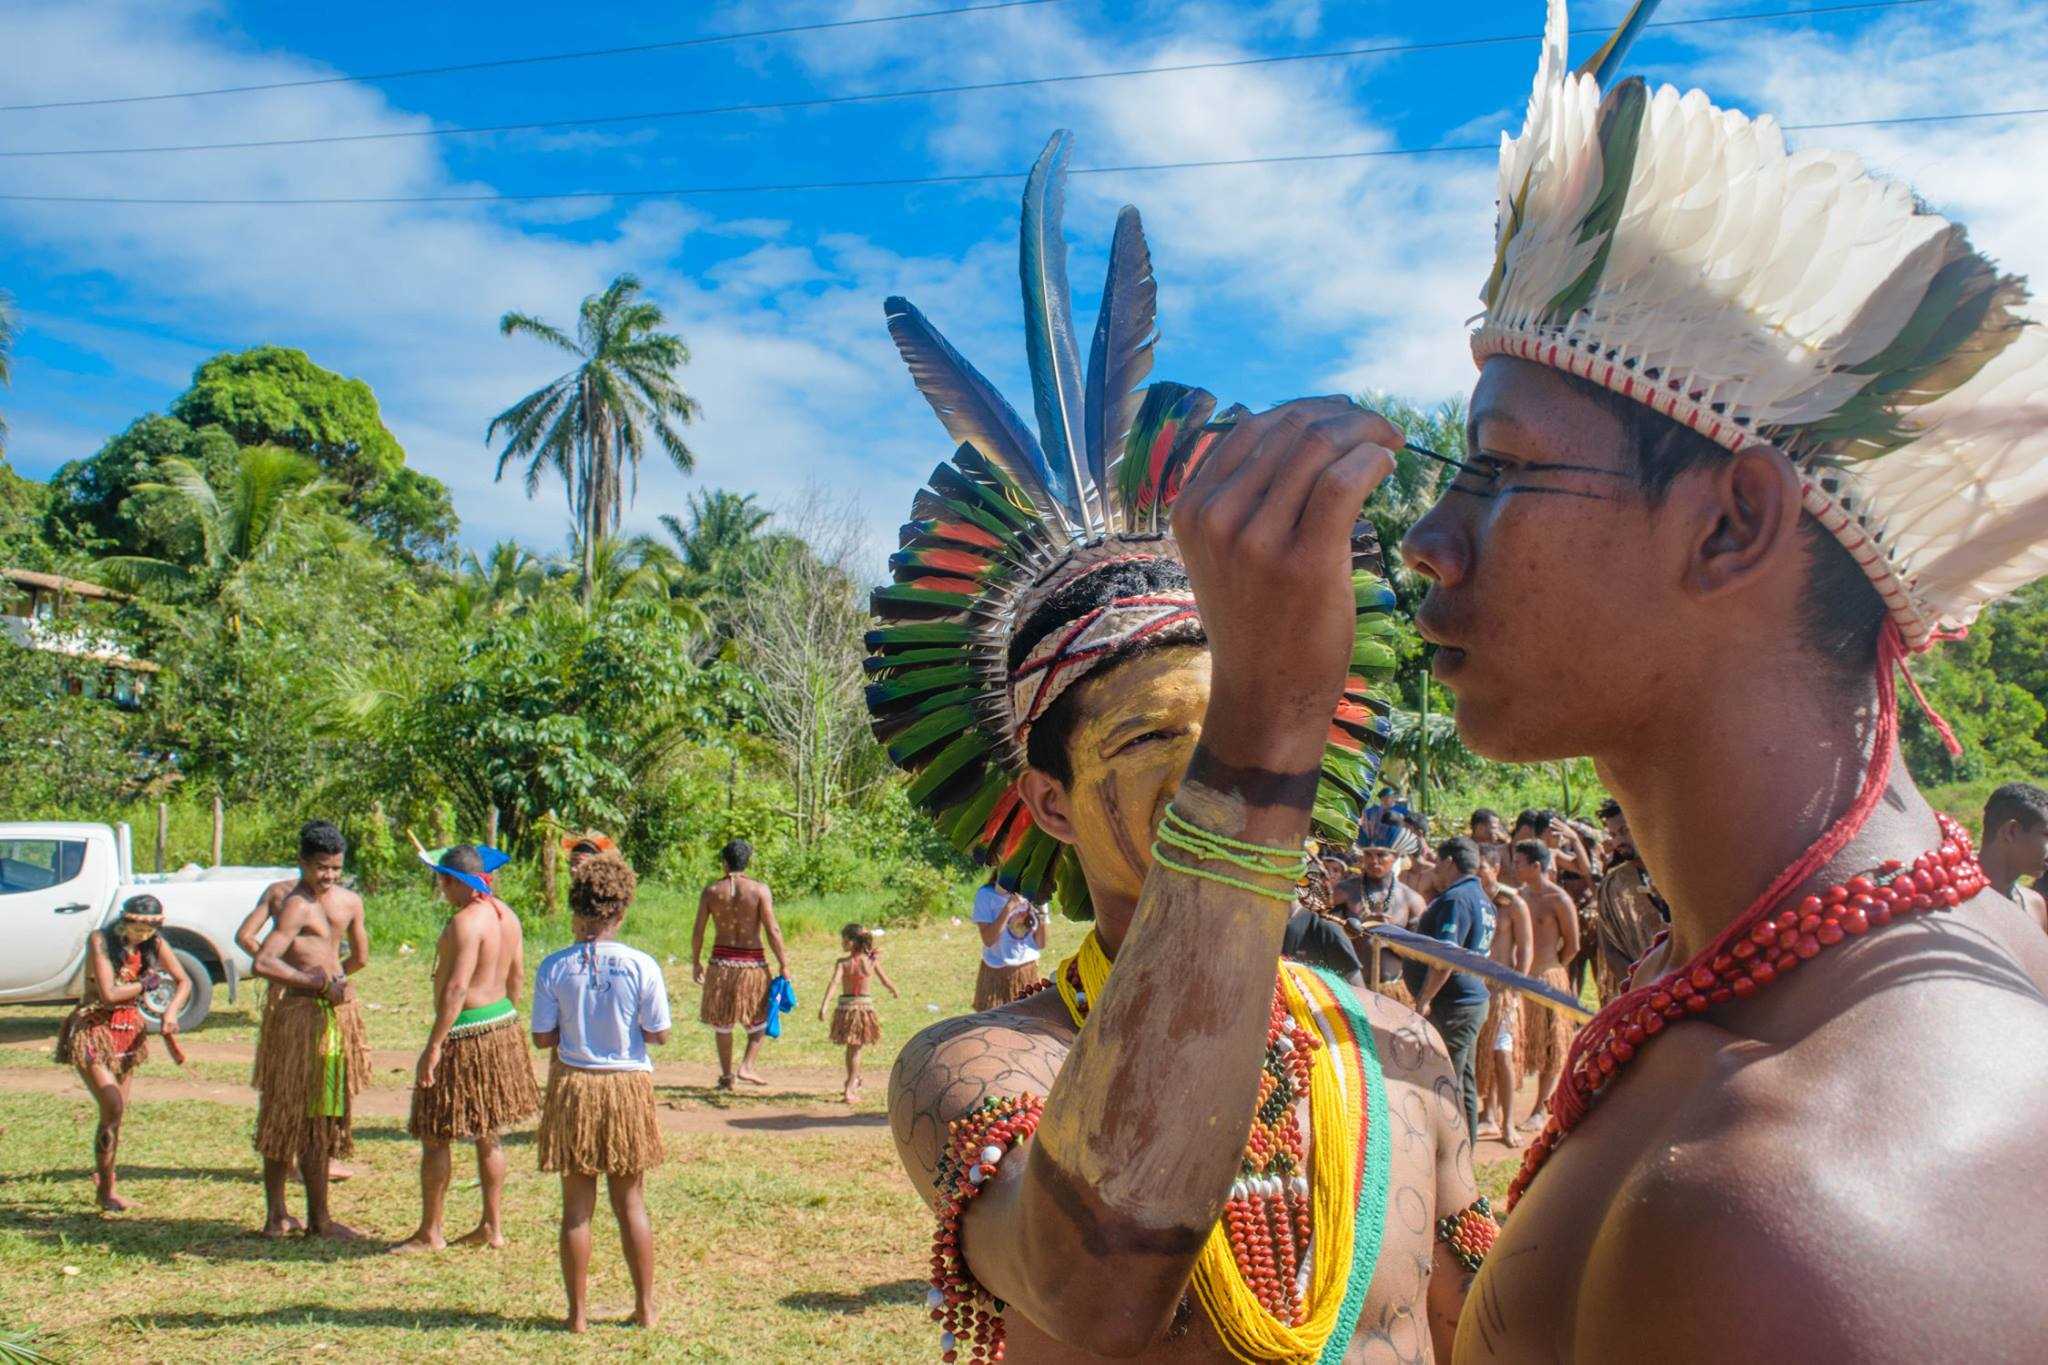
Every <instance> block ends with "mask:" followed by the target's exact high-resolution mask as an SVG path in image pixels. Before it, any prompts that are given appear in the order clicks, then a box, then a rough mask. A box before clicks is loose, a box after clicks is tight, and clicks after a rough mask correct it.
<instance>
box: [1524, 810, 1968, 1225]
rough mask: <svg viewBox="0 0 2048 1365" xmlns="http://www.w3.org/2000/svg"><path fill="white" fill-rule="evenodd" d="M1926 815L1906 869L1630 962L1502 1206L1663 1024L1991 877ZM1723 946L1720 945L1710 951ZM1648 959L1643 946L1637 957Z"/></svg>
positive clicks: (1888, 866)
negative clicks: (1688, 949) (1676, 956)
mask: <svg viewBox="0 0 2048 1365" xmlns="http://www.w3.org/2000/svg"><path fill="white" fill-rule="evenodd" d="M1935 818H1936V820H1937V821H1938V822H1939V823H1940V825H1941V836H1942V843H1941V846H1940V847H1939V848H1936V849H1932V850H1930V851H1928V852H1926V853H1923V854H1921V855H1920V856H1919V857H1917V858H1915V859H1914V860H1913V862H1912V864H1911V865H1910V866H1909V865H1907V864H1905V863H1902V862H1899V861H1898V860H1897V859H1893V860H1891V861H1889V862H1886V863H1884V864H1883V865H1882V866H1880V867H1879V868H1877V869H1876V870H1875V871H1874V872H1870V873H1865V874H1863V875H1860V876H1855V877H1851V878H1849V880H1847V881H1846V882H1843V883H1841V884H1840V885H1838V886H1831V887H1829V888H1828V889H1827V890H1825V891H1822V892H1819V893H1817V894H1814V895H1810V896H1806V897H1803V898H1802V899H1801V900H1800V901H1799V902H1798V903H1797V904H1795V905H1792V906H1791V907H1789V908H1787V909H1784V910H1780V911H1779V912H1778V913H1777V914H1775V915H1768V916H1763V917H1760V918H1759V919H1758V920H1757V922H1756V923H1755V924H1754V925H1753V926H1751V927H1750V928H1749V930H1748V931H1747V932H1746V933H1743V934H1741V935H1740V936H1739V937H1736V938H1735V939H1734V941H1733V943H1726V942H1725V940H1726V938H1727V935H1725V934H1724V935H1723V938H1722V939H1717V940H1716V941H1715V943H1713V944H1711V945H1709V946H1708V947H1707V948H1706V949H1705V950H1704V951H1702V952H1701V953H1700V954H1699V955H1698V956H1697V957H1695V958H1693V960H1692V961H1690V962H1688V963H1686V964H1684V965H1683V966H1681V967H1679V968H1678V969H1677V970H1676V971H1674V972H1672V973H1670V974H1669V975H1668V976H1665V977H1661V978H1659V979H1658V980H1657V981H1656V983H1655V984H1654V985H1652V986H1649V987H1646V988H1644V989H1642V990H1637V989H1635V987H1634V976H1635V970H1636V969H1635V968H1634V967H1631V968H1630V969H1629V975H1628V976H1627V977H1626V978H1624V979H1623V982H1622V994H1621V995H1620V996H1618V997H1616V999H1615V1001H1614V1013H1612V1014H1610V1012H1609V1011H1608V1010H1602V1011H1601V1012H1600V1015H1599V1016H1598V1017H1596V1018H1595V1019H1594V1020H1593V1022H1592V1023H1591V1024H1588V1025H1587V1026H1586V1029H1585V1032H1584V1033H1582V1034H1581V1035H1580V1037H1579V1040H1578V1042H1577V1043H1575V1044H1574V1045H1573V1047H1572V1052H1571V1058H1570V1061H1569V1063H1568V1064H1567V1066H1566V1069H1565V1074H1564V1075H1563V1077H1561V1078H1560V1079H1559V1081H1558V1087H1557V1094H1556V1095H1554V1096H1553V1097H1552V1099H1551V1106H1550V1118H1549V1120H1548V1121H1547V1122H1546V1123H1545V1124H1544V1125H1543V1131H1542V1132H1541V1133H1540V1134H1538V1135H1537V1137H1536V1139H1535V1141H1533V1142H1531V1143H1530V1144H1529V1150H1528V1152H1527V1153H1526V1154H1525V1155H1524V1157H1523V1158H1522V1169H1521V1172H1520V1173H1519V1174H1518V1175H1516V1176H1515V1179H1514V1183H1513V1184H1512V1185H1510V1186H1509V1187H1508V1207H1509V1209H1510V1210H1512V1209H1513V1208H1514V1205H1515V1202H1516V1201H1518V1200H1519V1199H1520V1198H1521V1197H1522V1192H1523V1191H1524V1190H1526V1189H1528V1187H1529V1182H1530V1181H1532V1180H1534V1179H1535V1178H1536V1172H1538V1171H1539V1170H1541V1169H1542V1168H1543V1163H1544V1162H1545V1161H1547V1160H1549V1159H1550V1154H1551V1153H1552V1152H1554V1151H1556V1150H1557V1148H1558V1146H1559V1144H1561V1143H1562V1142H1563V1141H1564V1140H1565V1138H1566V1137H1567V1136H1569V1135H1570V1134H1571V1132H1572V1130H1573V1129H1575V1128H1576V1127H1577V1126H1578V1123H1579V1121H1580V1120H1581V1119H1582V1118H1583V1117H1584V1115H1585V1113H1586V1112H1587V1111H1588V1110H1589V1109H1590V1108H1591V1107H1592V1104H1593V1102H1594V1101H1595V1100H1597V1099H1598V1098H1599V1097H1600V1095H1602V1094H1603V1093H1605V1091H1606V1089H1607V1087H1608V1086H1609V1085H1611V1084H1612V1083H1613V1081H1614V1079H1615V1077H1616V1076H1617V1075H1618V1074H1619V1073H1620V1072H1621V1069H1622V1068H1623V1067H1625V1066H1627V1065H1628V1063H1629V1062H1631V1061H1633V1060H1634V1059H1635V1057H1636V1056H1637V1054H1638V1053H1639V1052H1640V1050H1641V1049H1642V1048H1643V1047H1644V1046H1645V1045H1646V1044H1647V1043H1648V1042H1649V1040H1650V1039H1652V1038H1654V1037H1656V1036H1657V1035H1658V1034H1659V1033H1661V1032H1663V1031H1664V1029H1665V1027H1666V1026H1667V1025H1670V1024H1676V1023H1682V1022H1684V1021H1685V1020H1687V1019H1695V1018H1698V1017H1699V1016H1701V1015H1704V1014H1705V1013H1706V1012H1707V1011H1708V1010H1710V1009H1713V1008H1714V1007H1715V1006H1717V1005H1725V1004H1727V1003H1729V1002H1730V1001H1733V1000H1748V999H1750V998H1752V997H1754V996H1755V995H1756V993H1757V992H1758V991H1759V990H1761V989H1763V988H1764V987H1766V986H1768V985H1770V984H1771V983H1772V982H1774V981H1777V980H1779V979H1781V978H1782V977H1784V976H1785V975H1786V974H1787V973H1789V972H1791V971H1793V970H1795V969H1796V968H1797V967H1798V966H1799V964H1800V963H1802V962H1809V961H1811V960H1812V959H1814V958H1815V957H1818V956H1819V955H1820V954H1821V952H1822V951H1823V950H1825V949H1828V948H1832V947H1834V946H1835V945H1836V944H1838V943H1841V942H1843V941H1844V940H1845V939H1849V938H1855V937H1858V936H1860V935H1862V934H1866V933H1868V932H1869V931H1870V930H1871V929H1873V928H1882V927H1883V926H1884V925H1887V924H1889V923H1891V922H1892V921H1893V920H1894V919H1897V918H1901V917H1903V916H1906V915H1911V914H1920V913H1925V912H1927V911H1931V910H1952V909H1954V908H1955V907H1956V906H1958V905H1961V904H1962V903H1963V902H1964V901H1967V900H1969V899H1970V898H1971V897H1973V896H1975V895H1977V894H1978V893H1979V892H1981V891H1983V890H1984V888H1985V887H1986V886H1988V885H1989V884H1990V883H1989V881H1988V879H1987V878H1986V877H1985V875H1984V869H1983V867H1982V866H1981V865H1980V864H1979V863H1978V862H1977V855H1976V852H1975V851H1974V850H1973V849H1972V848H1971V846H1970V836H1969V834H1968V833H1967V832H1965V831H1964V829H1963V827H1962V826H1961V825H1958V824H1957V823H1956V822H1955V821H1954V820H1951V819H1950V818H1949V817H1948V816H1946V815H1939V814H1937V815H1936V817H1935ZM1666 937H1667V935H1666V934H1659V935H1658V936H1657V938H1656V940H1655V941H1653V942H1652V943H1651V945H1650V951H1651V952H1655V951H1656V949H1657V947H1658V946H1659V945H1660V944H1662V943H1663V942H1664V940H1665V938H1666ZM1723 947H1725V951H1717V950H1718V949H1721V948H1723ZM1648 958H1649V954H1647V953H1646V954H1645V955H1644V959H1643V960H1644V961H1647V960H1648ZM1640 965H1641V963H1638V964H1637V966H1640ZM1560 1111H1564V1113H1565V1114H1568V1115H1569V1117H1562V1116H1561V1115H1560Z"/></svg>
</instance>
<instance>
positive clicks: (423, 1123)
mask: <svg viewBox="0 0 2048 1365" xmlns="http://www.w3.org/2000/svg"><path fill="white" fill-rule="evenodd" d="M539 1112H540V1087H539V1086H537V1085H535V1084H534V1083H533V1052H532V1049H530V1048H529V1047H528V1046H527V1045H526V1033H525V1030H523V1029H522V1028H521V1027H520V1025H519V1016H518V1015H516V1014H508V1015H506V1016H505V1022H504V1023H502V1024H499V1025H497V1026H496V1027H494V1028H489V1029H485V1030H483V1031H482V1032H480V1033H472V1034H469V1035H468V1036H466V1037H461V1038H450V1039H449V1040H448V1041H447V1042H445V1043H443V1044H442V1045H441V1064H440V1066H439V1067H437V1068H436V1069H435V1072H434V1085H433V1088H432V1089H430V1090H422V1089H420V1088H418V1087H417V1086H415V1087H414V1088H413V1092H412V1115H411V1117H410V1118H409V1119H408V1120H407V1121H406V1125H405V1128H406V1131H407V1132H409V1133H411V1134H412V1135H413V1136H414V1137H416V1138H418V1139H419V1140H420V1141H422V1142H436V1143H444V1144H445V1143H450V1142H469V1141H471V1140H473V1139H475V1138H479V1137H484V1136H486V1135H489V1134H495V1133H502V1132H504V1131H505V1130H506V1129H508V1128H511V1127H514V1126H515V1125H517V1124H521V1123H524V1122H526V1120H528V1119H530V1118H532V1117H533V1116H534V1115H535V1114H537V1113H539Z"/></svg>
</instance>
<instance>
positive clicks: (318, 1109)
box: [255, 989, 370, 1161]
mask: <svg viewBox="0 0 2048 1365" xmlns="http://www.w3.org/2000/svg"><path fill="white" fill-rule="evenodd" d="M330 1019H331V1021H332V1024H333V1029H332V1032H330V1031H329V1022H330ZM258 1055H259V1066H258V1069H257V1073H256V1096H257V1100H256V1136H255V1146H256V1150H257V1151H258V1152H261V1153H262V1154H263V1155H264V1156H266V1157H268V1158H270V1159H271V1160H272V1161H297V1160H299V1159H300V1158H301V1157H302V1156H307V1155H311V1156H313V1157H315V1158H322V1157H341V1156H347V1155H348V1154H349V1153H350V1152H352V1151H354V1150H355V1133H354V1129H353V1126H352V1118H351V1113H352V1111H353V1109H354V1107H355V1097H356V1092H357V1091H359V1090H361V1089H362V1088H363V1078H364V1077H365V1076H366V1075H368V1074H369V1069H370V1043H369V1036H368V1034H367V1033H365V1031H364V1029H363V1012H362V1008H361V1006H359V1005H358V1004H357V1003H356V998H355V994H354V992H353V991H351V992H350V993H349V994H348V996H347V997H346V998H345V999H343V1000H342V1002H341V1003H340V1004H339V1005H336V1006H334V1007H333V1010H332V1012H331V1014H330V1012H329V1010H328V1008H327V1003H326V1001H325V1000H323V999H321V998H320V997H318V996H309V995H298V994H294V993H292V992H289V991H284V990H278V989H273V990H272V991H271V992H270V998H269V1001H268V1002H267V1004H266V1006H265V1009H264V1021H263V1033H262V1037H261V1039H260V1040H259V1054H258ZM335 1073H338V1075H337V1074H335ZM330 1076H332V1077H333V1083H332V1084H330Z"/></svg>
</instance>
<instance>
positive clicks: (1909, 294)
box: [1472, 0, 2048, 649]
mask: <svg viewBox="0 0 2048 1365" xmlns="http://www.w3.org/2000/svg"><path fill="white" fill-rule="evenodd" d="M1637 8H1638V10H1639V11H1642V10H1646V9H1647V8H1648V7H1647V6H1643V5H1639V6H1638V7H1637ZM1641 17H1643V16H1642V15H1641V14H1640V13H1639V14H1636V15H1631V21H1630V24H1629V25H1625V26H1624V27H1625V29H1630V30H1632V29H1633V28H1634V27H1636V26H1638V21H1639V20H1640V18H1641ZM1623 37H1624V35H1623V34H1619V33H1618V34H1617V39H1622V38H1623ZM1565 39H1566V19H1565V4H1564V0H1550V13H1549V21H1548V23H1547V25H1546V32H1545V36H1544V43H1543V54H1542V59H1541V62H1540V64H1539V65H1538V67H1537V71H1536V85H1535V89H1534V90H1533V91H1532V92H1531V95H1530V98H1529V112H1528V117H1527V120H1526V121H1525V122H1524V124H1523V127H1522V132H1521V135H1520V136H1519V137H1515V138H1506V137H1503V138H1502V142H1501V155H1500V204H1499V222H1498V227H1497V234H1496V247H1495V259H1494V267H1493V271H1492V274H1491V275H1490V276H1489V277H1488V279H1487V281H1486V286H1485V288H1484V289H1483V290H1482V291H1481V297H1482V299H1483V300H1484V302H1485V305H1486V311H1485V313H1484V314H1483V315H1482V317H1481V319H1480V325H1479V327H1478V329H1477V330H1476V331H1475V332H1474V333H1473V334H1472V353H1473V356H1474V357H1475V359H1477V360H1479V361H1481V362H1484V361H1485V360H1486V358H1487V357H1489V356H1494V355H1512V356H1518V357H1521V358H1522V359H1525V360H1532V361H1536V362H1538V363H1541V364H1545V365H1550V366H1553V367H1555V368H1558V369H1562V370H1565V371H1568V372H1569V373H1572V374H1575V375H1578V376H1580V377H1581V378H1584V379H1588V380H1591V381H1592V382H1594V383H1597V384H1600V385H1603V386H1604V387H1606V388H1608V389H1611V390H1613V391H1615V392H1617V393H1620V394H1623V395H1625V396H1627V397H1630V398H1633V399H1636V400H1637V401H1639V402H1642V403H1645V404H1648V405H1649V406H1650V407H1652V408H1654V409H1655V410H1656V411H1658V412H1660V413H1663V414H1665V415H1666V416H1668V417H1671V418H1672V419H1674V420H1676V421H1679V422H1683V423H1685V424H1686V425H1687V426H1690V427H1691V428H1693V429H1694V430H1695V431H1698V432H1700V433H1701V434H1703V435H1705V436H1707V437H1708V438H1710V439H1711V440H1713V441H1715V442H1717V443H1719V444H1720V445H1723V446H1725V447H1727V448H1728V449H1729V450H1732V451H1741V450H1744V449H1747V448H1750V447H1753V446H1757V445H1763V446H1767V447H1770V448H1773V449H1775V450H1777V451H1779V452H1780V453H1782V454H1783V455H1784V456H1785V457H1786V458H1788V459H1790V460H1791V461H1792V462H1793V464H1794V465H1795V466H1796V467H1797V469H1798V470H1799V472H1800V475H1801V477H1802V479H1803V481H1804V485H1805V506H1806V509H1807V510H1808V511H1809V512H1811V513H1812V514H1813V516H1814V517H1815V518H1816V519H1818V520H1819V521H1820V522H1821V524H1822V525H1824V526H1826V527H1827V528H1828V530H1829V531H1831V532H1833V533H1834V535H1835V536H1836V537H1837V538H1838V539H1839V540H1840V541H1841V542H1842V544H1843V545H1844V546H1846V547H1847V548H1848V549H1849V551H1850V553H1851V554H1853V555H1854V556H1855V557H1856V559H1857V561H1858V562H1859V563H1861V564H1862V565H1863V567H1864V570H1865V571H1866V572H1867V573H1868V574H1869V575H1870V578H1871V581H1872V582H1873V583H1874V584H1875V585H1876V586H1877V589H1878V592H1879V593H1880V594H1881V595H1882V596H1883V598H1884V600H1885V602H1886V604H1887V606H1888V607H1889V608H1890V610H1891V615H1892V618H1893V620H1894V621H1896V622H1897V624H1898V627H1899V631H1900V633H1901V635H1902V636H1903V637H1904V640H1905V643H1906V644H1907V646H1908V647H1910V648H1913V649H1920V648H1924V647H1925V646H1926V645H1927V644H1928V643H1929V642H1930V641H1931V640H1933V639H1934V638H1935V637H1936V636H1937V635H1938V634H1940V633H1942V632H1946V631H1952V630H1957V629H1960V628H1962V627H1965V626H1967V625H1968V624H1969V623H1970V622H1971V621H1972V620H1974V619H1975V618H1976V615H1977V613H1978V611H1979V610H1980V609H1981V608H1982V607H1983V606H1984V604H1985V603H1987V602H1990V601H1993V600H1995V599H1997V598H1999V597H2001V596H2004V595H2005V594H2007V593H2010V592H2012V591H2014V590H2016V589H2018V588H2020V587H2023V586H2025V585H2026V584H2027V583H2029V582H2031V581H2032V580H2034V579H2036V578H2039V577H2041V576H2042V575H2043V574H2048V330H2044V329H2043V328H2042V327H2041V326H2040V325H2039V324H2038V323H2035V322H2033V321H2029V320H2025V319H2022V318H2021V316H2020V315H2019V311H2018V310H2019V309H2020V308H2021V306H2022V305H2023V304H2024V303H2025V301H2026V298H2027V290H2026V283H2025V281H2024V280H2021V279H2018V278H2016V277H2013V276H2003V275H2000V274H1999V273H1998V270H1997V268H1996V267H1995V266H1993V265H1992V263H1991V262H1990V261H1988V260H1986V259H1985V258H1984V257H1983V256H1982V255H1980V254H1978V253H1977V252H1976V251H1974V250H1973V249H1972V248H1971V246H1970V242H1969V237H1968V235H1967V233H1966V232H1965V230H1964V229H1963V227H1962V226H1961V225H1960V224H1957V223H1952V222H1950V221H1948V220H1947V219H1945V218H1942V217H1940V216H1939V215H1937V214H1934V213H1931V212H1929V211H1927V209H1926V208H1925V206H1924V205H1922V204H1921V203H1920V202H1919V201H1918V200H1917V199H1916V198H1915V196H1914V194H1913V192H1912V190H1911V189H1910V188H1908V187H1907V186H1905V185H1903V184H1900V183H1898V182H1896V181H1890V180H1884V179H1880V178H1879V177H1877V176H1875V175H1873V174H1871V173H1870V172H1869V170H1867V169H1866V168H1865V167H1864V165H1863V163H1862V161H1861V160H1859V159H1858V158H1856V157H1854V156H1851V155H1849V154H1847V153H1842V152H1828V151H1802V152H1791V151H1788V150H1787V149H1786V147H1785V139H1784V135H1783V133H1782V132H1781V131H1780V129H1779V127H1778V125H1777V123H1776V122H1775V121H1774V120H1772V119H1771V118H1769V117H1768V116H1764V117H1758V118H1754V119H1753V118H1750V117H1748V116H1747V115H1744V114H1741V113H1738V112H1735V111H1733V110H1725V109H1718V108H1716V107H1714V105H1713V104H1712V103H1711V102H1710V101H1709V100H1708V98H1707V96H1706V95H1705V94H1704V93H1702V92H1701V91H1698V90H1692V91H1688V92H1685V93H1682V94H1681V93H1680V92H1679V91H1677V90H1675V89H1673V88H1671V87H1670V86H1665V87H1663V88H1661V89H1659V90H1657V91H1656V92H1655V93H1654V94H1653V93H1651V92H1650V91H1649V90H1648V89H1647V88H1646V87H1645V86H1644V84H1643V83H1642V81H1640V80H1639V79H1630V80H1628V81H1624V82H1622V83H1620V84H1618V85H1616V86H1615V87H1614V88H1612V89H1610V90H1608V91H1606V92H1604V93H1603V92H1602V90H1601V88H1600V86H1601V82H1602V80H1603V79H1604V77H1605V75H1606V68H1607V67H1609V66H1611V65H1612V58H1613V57H1614V56H1616V55H1618V51H1619V47H1620V45H1621V44H1617V43H1611V44H1610V45H1609V48H1608V49H1607V50H1603V52H1602V53H1601V54H1600V55H1599V56H1598V57H1596V58H1595V59H1594V61H1593V62H1591V63H1588V65H1587V67H1585V68H1581V69H1580V70H1579V71H1578V72H1574V71H1573V70H1572V69H1571V68H1570V66H1569V65H1568V64H1567V62H1566V58H1565Z"/></svg>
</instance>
